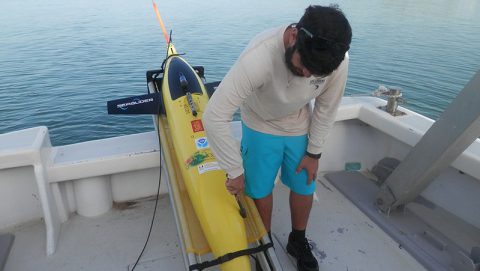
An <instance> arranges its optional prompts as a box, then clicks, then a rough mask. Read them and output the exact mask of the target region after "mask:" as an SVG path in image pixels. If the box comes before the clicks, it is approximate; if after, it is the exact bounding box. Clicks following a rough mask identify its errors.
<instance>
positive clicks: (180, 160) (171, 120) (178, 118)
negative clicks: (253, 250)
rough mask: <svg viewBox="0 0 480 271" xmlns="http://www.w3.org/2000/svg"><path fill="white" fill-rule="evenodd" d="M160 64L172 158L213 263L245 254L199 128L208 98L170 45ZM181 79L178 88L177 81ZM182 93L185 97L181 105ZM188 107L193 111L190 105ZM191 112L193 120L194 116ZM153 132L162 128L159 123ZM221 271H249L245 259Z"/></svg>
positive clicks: (232, 204) (241, 226)
mask: <svg viewBox="0 0 480 271" xmlns="http://www.w3.org/2000/svg"><path fill="white" fill-rule="evenodd" d="M168 52H169V57H168V58H167V61H166V63H165V70H164V77H163V83H162V95H163V103H164V107H165V112H166V118H167V122H168V127H169V131H170V137H169V138H171V139H172V143H173V144H172V145H173V149H174V154H173V155H172V157H171V159H176V162H177V164H178V165H179V168H180V174H181V176H182V179H183V181H184V184H185V187H186V189H187V191H188V195H189V197H190V200H191V202H192V205H193V208H194V210H195V213H196V215H197V218H198V220H199V222H200V225H201V228H202V230H203V233H204V235H205V237H206V239H207V241H208V244H209V246H210V248H211V250H212V252H213V254H214V255H215V257H220V256H223V255H225V254H227V253H230V252H235V251H239V250H243V249H246V248H247V246H248V243H247V232H246V229H245V223H244V221H243V218H242V217H241V216H240V214H239V207H238V204H237V202H236V200H235V198H234V197H233V196H232V195H230V194H229V193H228V192H227V190H226V189H225V180H226V177H225V172H224V171H223V170H221V169H220V168H219V166H218V163H217V161H216V159H215V157H214V156H213V154H212V152H211V150H210V148H209V147H208V140H207V139H206V135H205V131H204V129H203V125H202V122H201V118H202V114H203V112H204V109H205V107H206V104H207V102H208V95H207V92H206V90H205V87H204V85H203V83H202V81H201V79H200V77H199V76H198V75H197V74H196V73H195V71H194V70H193V69H192V68H191V66H190V65H189V64H188V63H187V62H186V61H185V60H183V59H182V58H181V57H180V56H178V55H175V49H174V48H173V46H172V45H170V47H169V50H168ZM182 75H183V76H184V77H183V78H184V79H187V81H188V86H187V87H185V88H182V86H181V84H180V81H181V80H180V77H181V76H182ZM185 90H187V91H189V92H191V95H190V97H191V99H190V101H189V99H187V95H185ZM192 103H193V107H192V106H191V104H192ZM193 111H195V112H196V116H195V115H194V112H193ZM159 127H162V123H161V120H160V118H159ZM159 129H161V128H159ZM221 269H222V270H224V271H229V270H232V271H233V270H247V271H248V270H250V263H249V259H248V256H242V257H239V258H236V259H233V260H231V261H228V262H226V263H224V264H222V265H221Z"/></svg>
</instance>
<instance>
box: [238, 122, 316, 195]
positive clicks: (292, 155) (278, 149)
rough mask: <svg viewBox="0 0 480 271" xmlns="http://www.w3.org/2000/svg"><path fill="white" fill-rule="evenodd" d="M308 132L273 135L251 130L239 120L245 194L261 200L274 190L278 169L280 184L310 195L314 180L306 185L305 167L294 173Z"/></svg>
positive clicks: (305, 144)
mask: <svg viewBox="0 0 480 271" xmlns="http://www.w3.org/2000/svg"><path fill="white" fill-rule="evenodd" d="M307 143H308V138H307V135H301V136H276V135H271V134H265V133H261V132H257V131H255V130H253V129H250V128H249V127H247V126H246V125H245V124H243V123H242V142H241V153H242V158H243V168H244V176H245V193H246V194H247V195H248V196H249V197H251V198H253V199H261V198H264V197H266V196H268V195H270V194H271V193H272V191H273V186H274V183H275V178H276V176H277V173H278V170H279V169H280V168H281V177H280V179H281V180H282V183H284V184H285V185H286V186H288V187H289V188H290V189H291V190H292V191H293V192H295V193H297V194H300V195H311V194H313V192H314V191H315V182H314V181H312V182H311V183H310V185H307V179H308V175H307V172H306V170H305V169H303V170H302V171H301V172H300V173H298V174H297V173H296V172H295V170H296V169H297V167H298V165H299V164H300V161H301V160H302V158H303V156H304V155H305V150H306V149H307Z"/></svg>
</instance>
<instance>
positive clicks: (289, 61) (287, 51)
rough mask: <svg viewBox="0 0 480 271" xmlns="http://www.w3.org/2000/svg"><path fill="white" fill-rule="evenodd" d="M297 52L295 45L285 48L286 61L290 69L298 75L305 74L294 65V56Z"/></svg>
mask: <svg viewBox="0 0 480 271" xmlns="http://www.w3.org/2000/svg"><path fill="white" fill-rule="evenodd" d="M293 53H295V45H293V46H290V47H288V48H287V49H285V63H286V64H287V67H288V69H289V70H290V71H291V72H292V73H293V74H294V75H296V76H303V73H300V72H298V69H297V68H296V67H295V66H293V63H292V57H293Z"/></svg>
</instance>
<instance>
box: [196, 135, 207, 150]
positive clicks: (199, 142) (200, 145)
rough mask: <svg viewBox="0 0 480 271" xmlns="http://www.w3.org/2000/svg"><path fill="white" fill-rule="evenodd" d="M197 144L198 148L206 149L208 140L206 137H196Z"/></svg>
mask: <svg viewBox="0 0 480 271" xmlns="http://www.w3.org/2000/svg"><path fill="white" fill-rule="evenodd" d="M195 146H197V150H201V149H206V148H208V147H209V146H208V140H207V138H206V137H200V138H196V139H195Z"/></svg>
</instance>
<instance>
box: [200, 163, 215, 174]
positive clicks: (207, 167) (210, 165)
mask: <svg viewBox="0 0 480 271" xmlns="http://www.w3.org/2000/svg"><path fill="white" fill-rule="evenodd" d="M197 168H198V173H199V174H203V173H207V172H209V171H212V170H220V166H219V165H218V163H217V162H207V163H203V164H201V165H198V166H197Z"/></svg>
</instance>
